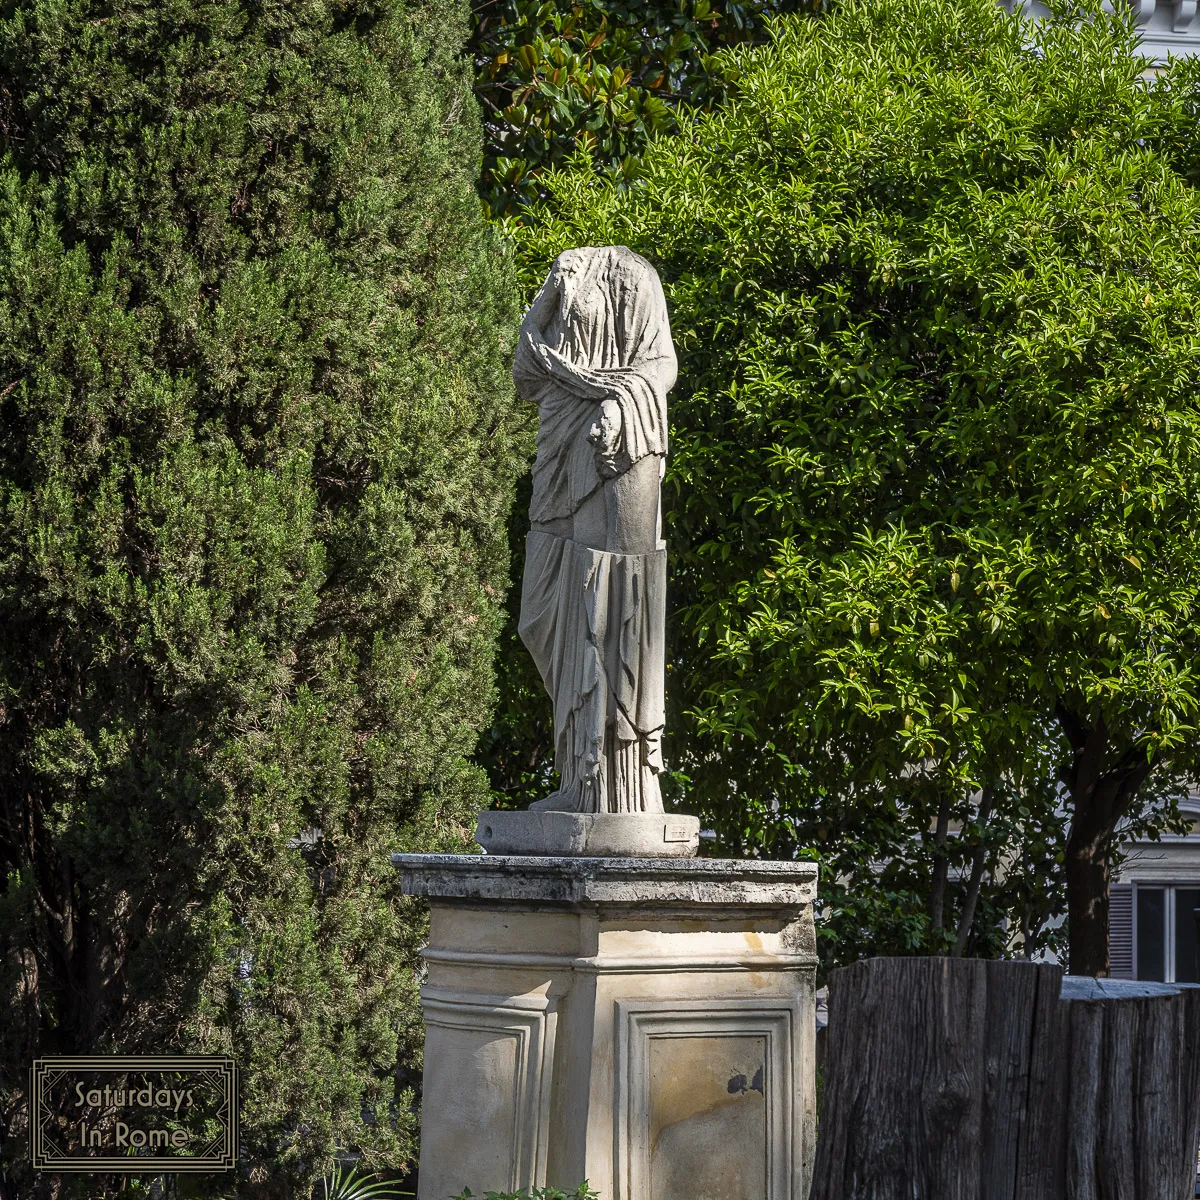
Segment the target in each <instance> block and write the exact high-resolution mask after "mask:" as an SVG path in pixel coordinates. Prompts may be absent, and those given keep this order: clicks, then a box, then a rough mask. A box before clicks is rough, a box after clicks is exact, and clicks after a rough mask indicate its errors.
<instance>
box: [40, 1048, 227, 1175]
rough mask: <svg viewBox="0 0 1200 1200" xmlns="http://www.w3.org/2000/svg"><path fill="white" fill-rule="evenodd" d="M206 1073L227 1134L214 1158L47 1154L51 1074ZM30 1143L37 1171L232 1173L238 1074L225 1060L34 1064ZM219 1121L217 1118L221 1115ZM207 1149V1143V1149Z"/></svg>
mask: <svg viewBox="0 0 1200 1200" xmlns="http://www.w3.org/2000/svg"><path fill="white" fill-rule="evenodd" d="M72 1070H74V1071H122V1072H124V1071H208V1072H215V1073H216V1076H217V1080H218V1082H219V1083H220V1084H221V1088H222V1092H223V1101H224V1103H223V1111H224V1117H225V1131H224V1134H223V1135H222V1137H221V1138H220V1139H219V1140H218V1142H217V1152H216V1154H215V1155H213V1156H212V1157H204V1156H202V1155H196V1156H193V1157H189V1156H187V1155H133V1154H130V1155H126V1154H118V1155H112V1156H110V1157H103V1156H100V1155H96V1156H95V1157H81V1158H71V1157H68V1156H66V1155H57V1156H55V1155H53V1154H51V1153H48V1152H47V1145H46V1143H47V1140H48V1139H46V1137H45V1136H44V1131H43V1129H42V1122H41V1119H40V1109H41V1104H42V1095H43V1088H45V1087H49V1086H50V1085H51V1084H52V1083H54V1082H56V1080H55V1079H54V1078H52V1073H53V1072H56V1071H57V1072H66V1071H72ZM29 1076H30V1078H29V1083H30V1087H29V1095H30V1113H29V1140H30V1151H31V1155H32V1159H33V1166H34V1168H35V1170H38V1171H63V1172H76V1173H90V1174H97V1175H98V1174H100V1173H102V1172H104V1171H119V1172H120V1173H121V1174H123V1175H141V1174H154V1175H158V1174H162V1173H163V1172H164V1171H165V1172H168V1173H170V1174H181V1173H199V1172H204V1173H207V1174H216V1173H217V1172H220V1171H232V1170H233V1169H234V1167H236V1166H237V1158H238V1069H237V1064H236V1063H235V1062H234V1061H233V1059H232V1058H226V1057H224V1056H223V1055H203V1054H201V1055H196V1054H192V1055H172V1054H144V1055H113V1056H111V1057H110V1056H108V1055H98V1056H77V1057H56V1058H38V1059H34V1062H33V1067H32V1069H31V1070H30V1073H29ZM219 1115H220V1114H219ZM210 1145H211V1143H210Z"/></svg>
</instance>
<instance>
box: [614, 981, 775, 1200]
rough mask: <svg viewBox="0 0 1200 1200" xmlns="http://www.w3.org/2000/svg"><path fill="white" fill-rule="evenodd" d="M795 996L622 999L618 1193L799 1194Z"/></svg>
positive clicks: (765, 1199) (755, 1197)
mask: <svg viewBox="0 0 1200 1200" xmlns="http://www.w3.org/2000/svg"><path fill="white" fill-rule="evenodd" d="M796 1017H797V1009H796V1007H795V1006H794V1005H792V1004H790V1003H788V1002H786V1001H783V1002H778V1001H777V1002H775V1003H772V1002H770V1001H761V1000H758V999H756V998H754V997H747V998H745V999H722V1000H712V1001H704V1000H701V1001H696V1000H692V1001H618V1003H617V1037H618V1054H617V1064H616V1065H617V1071H616V1077H615V1088H616V1096H615V1101H616V1103H615V1110H616V1120H617V1129H616V1165H617V1173H616V1182H617V1200H799V1197H794V1195H793V1192H794V1184H795V1178H794V1176H795V1171H794V1168H793V1163H794V1157H795V1156H794V1153H793V1150H794V1146H795V1143H796V1140H797V1131H796V1128H795V1113H796V1110H795V1106H794V1100H793V1096H794V1088H795V1081H794V1079H793V1068H794V1058H793V1047H794V1045H795V1043H796V1039H795V1037H794V1033H793V1025H794V1022H795V1020H796Z"/></svg>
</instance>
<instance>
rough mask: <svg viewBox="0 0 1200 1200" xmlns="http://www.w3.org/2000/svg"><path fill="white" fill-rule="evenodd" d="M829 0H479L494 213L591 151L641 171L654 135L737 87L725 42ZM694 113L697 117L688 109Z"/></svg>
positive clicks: (477, 31) (480, 71) (610, 165)
mask: <svg viewBox="0 0 1200 1200" xmlns="http://www.w3.org/2000/svg"><path fill="white" fill-rule="evenodd" d="M819 7H820V0H724V2H722V0H717V3H715V4H714V3H713V2H712V0H579V2H574V3H570V4H554V3H551V2H550V0H475V4H474V8H473V13H474V26H473V31H472V36H471V50H472V52H473V54H474V57H475V66H476V72H477V80H476V86H475V91H476V94H477V95H478V97H479V99H480V103H481V105H482V107H483V113H484V119H485V125H486V130H487V144H486V149H485V154H484V161H483V174H482V178H481V181H480V192H481V195H482V196H483V198H484V202H485V203H486V205H487V207H488V209H489V211H490V212H491V214H492V215H493V216H495V217H499V216H502V215H506V214H509V215H512V214H517V213H519V212H520V211H521V210H522V209H523V208H524V207H525V206H526V205H528V204H529V203H531V202H532V201H534V200H536V199H537V198H538V197H539V196H541V195H543V194H544V191H543V188H542V187H541V184H540V183H539V175H540V173H541V172H542V171H544V170H545V169H546V168H548V167H555V166H560V165H562V164H563V163H565V162H566V161H567V160H568V159H569V158H570V157H571V155H573V154H574V153H576V152H577V151H578V150H579V149H581V148H582V149H585V150H586V151H587V152H588V153H589V154H590V156H591V158H592V160H593V162H594V163H595V164H596V166H597V167H598V168H600V169H601V170H603V171H605V172H607V173H610V174H612V175H613V176H614V177H617V178H621V179H629V178H632V177H633V175H634V174H635V173H636V171H637V159H638V156H639V155H640V154H641V152H642V150H643V149H644V148H645V146H646V144H647V142H648V141H649V140H650V139H651V138H653V137H655V136H657V135H660V134H664V133H671V132H674V131H676V130H677V129H678V128H679V122H680V120H681V107H682V108H683V109H684V110H685V111H686V112H687V113H690V112H691V111H692V109H695V108H698V109H702V110H703V109H708V108H710V107H711V106H712V105H713V104H715V103H718V102H720V100H722V99H723V98H724V97H725V95H727V93H728V91H729V89H730V87H731V86H733V85H735V84H736V80H737V66H736V64H735V63H734V62H733V61H732V60H730V59H727V58H720V57H718V56H717V53H716V52H717V51H718V50H721V49H723V48H727V47H729V46H735V45H742V44H753V43H755V42H761V41H762V40H763V39H764V38H765V37H766V36H767V18H768V17H769V16H771V15H772V14H777V13H781V12H793V11H796V10H800V9H803V10H812V11H815V10H816V9H818V8H819ZM682 119H683V120H684V121H685V122H686V120H687V119H689V118H688V117H687V116H683V117H682Z"/></svg>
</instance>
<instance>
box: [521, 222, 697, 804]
mask: <svg viewBox="0 0 1200 1200" xmlns="http://www.w3.org/2000/svg"><path fill="white" fill-rule="evenodd" d="M676 370H677V368H676V359H675V352H674V349H673V347H672V345H671V331H670V325H669V323H668V320H667V310H666V302H665V300H664V297H663V291H662V285H661V283H660V282H659V279H658V275H657V274H656V273H655V271H654V268H653V267H651V266H650V264H649V263H648V262H646V260H645V259H643V258H641V257H639V256H638V255H636V254H634V253H633V252H632V251H631V250H628V249H626V248H625V247H624V246H610V247H600V248H594V247H584V248H581V249H578V250H569V251H566V252H565V253H563V254H561V255H559V257H558V258H557V259H556V260H555V262H554V265H553V267H552V268H551V272H550V276H549V278H548V279H547V280H546V282H545V284H544V285H543V286H542V289H541V290H540V291H539V292H538V294H537V296H536V298H535V299H534V302H533V305H532V307H531V308H530V311H529V313H528V314H527V315H526V317H525V320H524V322H523V324H522V326H521V336H520V344H519V346H518V350H517V355H516V361H515V363H514V365H513V378H514V380H515V381H516V384H517V388H518V391H519V392H520V394H521V395H522V396H523V397H524V398H525V399H526V400H529V401H532V402H533V403H535V404H536V405H537V406H538V438H537V458H536V461H535V463H534V467H533V499H532V502H531V504H530V510H529V515H530V523H531V531H530V533H529V536H528V539H527V541H526V554H525V575H524V580H523V586H522V592H521V618H520V625H519V631H520V635H521V639H522V640H523V641H524V643H525V645H526V646H527V647H528V649H529V651H530V653H531V654H532V655H533V658H534V661H535V662H536V664H537V667H538V670H539V672H540V673H541V677H542V681H543V683H544V684H545V686H546V689H547V691H548V692H549V693H550V696H551V698H552V700H553V704H554V734H555V766H556V767H557V769H558V771H559V774H560V776H561V787H560V789H559V791H557V792H555V793H554V794H553V795H552V796H550V797H548V798H547V799H545V800H542V801H539V802H537V803H536V804H535V805H533V807H535V808H549V809H557V810H565V811H570V812H662V799H661V796H660V793H659V786H658V775H659V773H660V772H661V771H662V766H663V763H662V751H661V741H662V729H663V721H664V703H663V659H664V641H663V625H664V620H665V607H666V544H665V543H664V542H663V541H662V537H661V522H660V517H659V499H660V484H661V479H662V472H663V464H664V456H665V454H666V451H667V407H666V398H667V392H668V390H669V389H670V388H671V386H672V385H673V384H674V382H675V377H676Z"/></svg>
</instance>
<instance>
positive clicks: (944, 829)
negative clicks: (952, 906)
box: [929, 792, 950, 939]
mask: <svg viewBox="0 0 1200 1200" xmlns="http://www.w3.org/2000/svg"><path fill="white" fill-rule="evenodd" d="M949 834H950V794H949V793H948V792H946V793H943V795H942V799H941V802H940V803H939V805H938V815H937V828H936V829H935V831H934V835H933V845H934V853H935V854H936V855H937V857H936V858H935V859H934V860H933V887H932V888H931V889H930V893H929V926H930V933H931V934H932V936H933V937H934V938H935V939H936V938H937V936H938V934H940V933H941V932H942V927H943V926H944V925H945V911H946V877H947V875H948V874H949V869H950V863H949V860H948V859H947V858H946V840H947V838H948V837H949Z"/></svg>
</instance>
